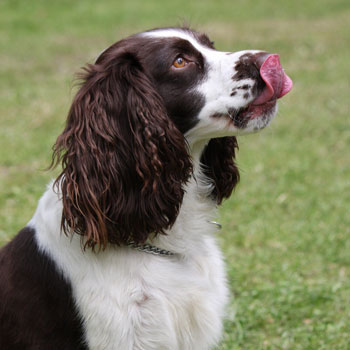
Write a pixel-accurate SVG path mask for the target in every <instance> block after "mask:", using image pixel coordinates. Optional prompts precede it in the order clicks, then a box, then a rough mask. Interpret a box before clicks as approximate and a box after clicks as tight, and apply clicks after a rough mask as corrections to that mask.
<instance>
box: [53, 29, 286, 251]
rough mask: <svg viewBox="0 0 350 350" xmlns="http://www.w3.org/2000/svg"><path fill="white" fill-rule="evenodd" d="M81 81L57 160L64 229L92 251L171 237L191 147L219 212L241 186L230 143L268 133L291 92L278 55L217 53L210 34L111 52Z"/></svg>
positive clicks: (173, 36) (162, 34) (150, 35)
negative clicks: (239, 137)
mask: <svg viewBox="0 0 350 350" xmlns="http://www.w3.org/2000/svg"><path fill="white" fill-rule="evenodd" d="M82 78H83V83H82V86H81V88H80V90H79V91H78V93H77V95H76V97H75V99H74V101H73V104H72V107H71V109H70V112H69V115H68V120H67V125H66V128H65V130H64V131H63V133H62V134H61V135H60V136H59V138H58V139H57V142H56V144H55V146H54V161H55V163H56V164H57V163H58V162H60V161H61V162H62V165H63V171H62V173H61V175H60V176H59V177H58V179H57V181H56V184H58V185H59V186H60V191H61V192H62V199H63V215H62V227H63V229H64V230H65V232H68V231H72V232H76V233H79V234H82V235H83V236H84V237H85V242H86V243H87V245H89V246H92V247H93V246H95V245H96V244H98V245H102V246H105V245H106V244H107V243H115V244H124V243H127V242H129V241H134V242H143V241H145V240H146V239H147V237H148V235H149V234H151V233H153V234H158V233H164V232H165V230H167V229H168V228H170V227H171V226H172V225H173V223H174V222H175V220H176V217H177V214H178V211H179V207H180V205H181V202H182V199H183V195H184V188H183V185H184V184H185V183H186V181H187V180H188V179H189V177H190V176H191V174H192V171H193V160H192V158H191V150H192V149H193V148H195V145H196V144H201V145H203V144H204V145H205V146H203V148H202V151H201V155H200V161H201V166H202V172H203V173H204V174H205V175H206V176H207V177H208V178H209V179H210V180H211V181H212V183H213V191H212V196H213V198H214V199H215V200H216V201H217V203H221V201H222V200H223V199H224V198H227V197H228V196H229V195H230V194H231V192H232V190H233V188H234V186H235V185H236V183H237V182H238V179H239V174H238V170H237V167H236V165H235V163H234V160H233V158H234V155H235V149H236V148H237V141H236V138H235V136H236V135H240V134H244V133H247V132H252V131H257V130H259V129H262V128H264V127H265V126H266V125H267V124H268V123H269V122H270V121H271V119H272V118H273V116H274V115H275V113H276V109H277V107H276V101H277V99H278V98H280V97H282V96H283V95H284V94H286V93H287V92H288V91H289V90H290V89H291V87H292V82H291V80H290V79H289V77H288V76H287V75H286V74H285V73H284V71H283V70H282V68H281V65H280V62H279V57H278V55H269V54H267V53H266V52H262V51H240V52H234V53H230V52H219V51H217V50H215V48H214V46H213V43H212V42H211V41H210V40H209V38H208V37H207V36H206V35H204V34H199V33H196V32H193V31H191V30H188V29H176V28H168V29H157V30H153V31H149V32H144V33H141V34H137V35H134V36H131V37H129V38H127V39H124V40H122V41H119V42H117V43H115V44H114V45H112V46H111V47H109V48H108V49H106V50H105V51H103V52H102V53H101V54H100V56H99V57H98V59H97V61H96V63H95V64H92V65H88V66H87V68H86V69H85V73H84V74H83V77H82Z"/></svg>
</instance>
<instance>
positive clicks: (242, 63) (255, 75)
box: [232, 52, 266, 94]
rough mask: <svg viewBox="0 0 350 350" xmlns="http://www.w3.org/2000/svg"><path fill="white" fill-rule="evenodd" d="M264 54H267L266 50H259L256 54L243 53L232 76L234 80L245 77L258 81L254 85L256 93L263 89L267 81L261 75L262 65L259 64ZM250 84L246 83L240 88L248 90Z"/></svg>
mask: <svg viewBox="0 0 350 350" xmlns="http://www.w3.org/2000/svg"><path fill="white" fill-rule="evenodd" d="M262 56H266V52H258V53H255V54H252V53H246V54H244V55H242V56H241V57H240V58H239V60H238V62H237V63H236V65H235V67H234V68H235V70H236V73H235V75H234V76H233V77H232V80H234V81H240V80H243V79H253V80H255V81H256V83H255V84H254V86H253V91H254V93H255V94H257V93H258V92H260V91H262V90H263V88H264V86H265V82H264V81H263V79H262V78H261V76H260V66H259V58H260V57H262ZM249 88H250V86H249V85H248V84H245V85H243V86H241V87H240V89H243V90H248V89H249Z"/></svg>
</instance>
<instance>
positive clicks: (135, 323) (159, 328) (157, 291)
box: [72, 239, 227, 350]
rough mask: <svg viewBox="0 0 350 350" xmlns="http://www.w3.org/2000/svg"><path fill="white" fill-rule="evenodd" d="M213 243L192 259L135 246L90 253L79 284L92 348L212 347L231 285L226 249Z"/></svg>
mask: <svg viewBox="0 0 350 350" xmlns="http://www.w3.org/2000/svg"><path fill="white" fill-rule="evenodd" d="M207 244H208V247H207V248H208V249H206V251H209V252H210V253H207V254H205V255H200V254H199V255H196V256H193V257H191V258H190V259H177V258H174V257H154V256H151V255H148V254H146V253H140V252H135V251H132V250H130V249H125V250H124V251H122V253H121V254H118V255H116V254H110V255H108V254H107V255H106V256H104V257H103V259H101V260H98V259H96V260H95V261H93V260H92V259H87V260H86V262H85V263H86V265H85V270H86V274H82V275H81V276H75V278H74V279H73V280H74V281H75V283H74V284H75V285H74V286H73V289H74V293H75V298H76V301H77V305H78V309H79V312H80V315H81V317H82V320H83V325H84V328H85V339H86V341H87V344H88V345H89V348H90V349H94V350H102V349H103V350H115V349H120V350H141V349H142V350H153V349H154V350H160V349H164V350H166V349H167V350H180V349H181V350H190V349H191V350H197V349H198V350H206V349H210V348H211V346H213V345H214V344H215V343H216V342H217V340H218V338H219V337H220V335H221V328H222V318H223V312H224V306H225V303H226V299H227V288H226V281H225V275H224V269H223V263H222V259H221V255H220V252H219V251H218V249H217V248H216V245H215V242H214V241H213V240H211V239H208V242H207ZM89 265H90V266H89ZM80 272H81V271H80ZM72 277H73V276H72Z"/></svg>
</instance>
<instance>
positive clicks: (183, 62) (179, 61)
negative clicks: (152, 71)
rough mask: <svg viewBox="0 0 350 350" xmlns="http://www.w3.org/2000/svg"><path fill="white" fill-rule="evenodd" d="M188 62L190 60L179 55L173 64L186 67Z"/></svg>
mask: <svg viewBox="0 0 350 350" xmlns="http://www.w3.org/2000/svg"><path fill="white" fill-rule="evenodd" d="M187 64H188V62H187V61H186V60H185V59H184V58H183V57H178V58H177V59H176V60H175V61H174V63H173V66H174V67H175V68H184V67H185V66H186V65H187Z"/></svg>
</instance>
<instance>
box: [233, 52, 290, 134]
mask: <svg viewBox="0 0 350 350" xmlns="http://www.w3.org/2000/svg"><path fill="white" fill-rule="evenodd" d="M260 77H261V79H262V81H263V84H264V87H263V89H262V90H261V91H260V93H259V94H258V96H257V97H256V98H255V99H254V100H253V101H252V102H250V103H249V104H248V105H247V106H246V107H245V108H241V109H239V110H236V109H230V110H229V111H228V115H229V117H230V118H231V119H232V120H233V121H234V123H235V125H236V126H237V127H241V128H242V127H244V126H245V125H246V124H247V122H248V121H249V120H251V119H255V118H259V117H262V118H266V117H271V116H273V115H274V113H275V111H276V102H277V99H280V98H281V97H283V96H284V95H286V94H287V93H288V92H289V91H290V90H291V89H292V87H293V82H292V80H291V78H290V77H289V76H288V75H287V74H286V73H285V72H284V70H283V68H282V66H281V62H280V58H279V55H277V54H273V55H269V56H267V58H266V59H265V61H264V62H263V63H262V65H261V67H260Z"/></svg>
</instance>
